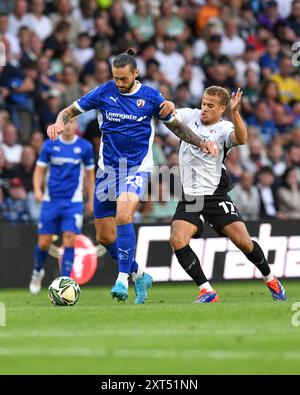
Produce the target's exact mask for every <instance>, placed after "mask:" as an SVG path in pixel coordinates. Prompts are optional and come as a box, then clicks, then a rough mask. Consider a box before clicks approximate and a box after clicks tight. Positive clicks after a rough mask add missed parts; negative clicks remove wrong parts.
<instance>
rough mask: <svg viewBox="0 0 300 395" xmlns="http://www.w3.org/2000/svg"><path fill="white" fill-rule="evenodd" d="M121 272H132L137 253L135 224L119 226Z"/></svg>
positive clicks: (119, 262)
mask: <svg viewBox="0 0 300 395" xmlns="http://www.w3.org/2000/svg"><path fill="white" fill-rule="evenodd" d="M117 235H118V264H119V272H122V273H128V274H129V273H130V269H131V265H132V262H133V258H134V253H135V232H134V227H133V224H125V225H118V226H117Z"/></svg>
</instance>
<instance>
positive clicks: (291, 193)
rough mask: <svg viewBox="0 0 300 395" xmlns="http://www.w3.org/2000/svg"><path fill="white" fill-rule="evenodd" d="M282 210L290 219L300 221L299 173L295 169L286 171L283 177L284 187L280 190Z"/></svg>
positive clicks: (291, 168) (279, 197)
mask: <svg viewBox="0 0 300 395" xmlns="http://www.w3.org/2000/svg"><path fill="white" fill-rule="evenodd" d="M278 201H279V208H280V210H281V211H282V212H283V213H284V214H285V215H286V218H288V219H300V186H299V181H298V177H297V171H296V169H294V168H293V167H289V168H287V169H286V171H285V173H284V175H283V177H282V186H281V187H280V188H279V189H278Z"/></svg>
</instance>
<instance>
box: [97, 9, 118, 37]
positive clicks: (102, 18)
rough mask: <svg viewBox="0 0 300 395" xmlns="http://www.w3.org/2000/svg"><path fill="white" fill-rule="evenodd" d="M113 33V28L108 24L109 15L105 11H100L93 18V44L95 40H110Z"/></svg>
mask: <svg viewBox="0 0 300 395" xmlns="http://www.w3.org/2000/svg"><path fill="white" fill-rule="evenodd" d="M113 35H114V32H113V29H112V27H111V26H110V24H109V15H108V13H107V12H104V11H102V12H100V13H99V14H97V16H96V19H95V35H94V37H93V44H94V45H95V44H96V42H97V41H102V40H109V42H111V40H112V37H113Z"/></svg>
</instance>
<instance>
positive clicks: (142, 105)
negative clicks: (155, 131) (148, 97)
mask: <svg viewBox="0 0 300 395" xmlns="http://www.w3.org/2000/svg"><path fill="white" fill-rule="evenodd" d="M136 105H137V106H138V107H139V108H142V107H144V105H145V100H143V99H138V100H137V101H136Z"/></svg>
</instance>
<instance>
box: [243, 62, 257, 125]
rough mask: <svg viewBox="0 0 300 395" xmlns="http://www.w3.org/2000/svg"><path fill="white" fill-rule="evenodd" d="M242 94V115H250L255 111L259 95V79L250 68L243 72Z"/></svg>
mask: <svg viewBox="0 0 300 395" xmlns="http://www.w3.org/2000/svg"><path fill="white" fill-rule="evenodd" d="M243 92H244V94H243V98H242V108H243V111H244V114H245V115H247V114H252V113H253V112H254V111H255V107H256V104H257V100H258V98H259V94H260V84H259V77H258V75H257V73H256V72H255V70H253V69H252V68H249V69H247V70H246V72H245V86H244V89H243ZM255 126H256V125H255Z"/></svg>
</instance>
